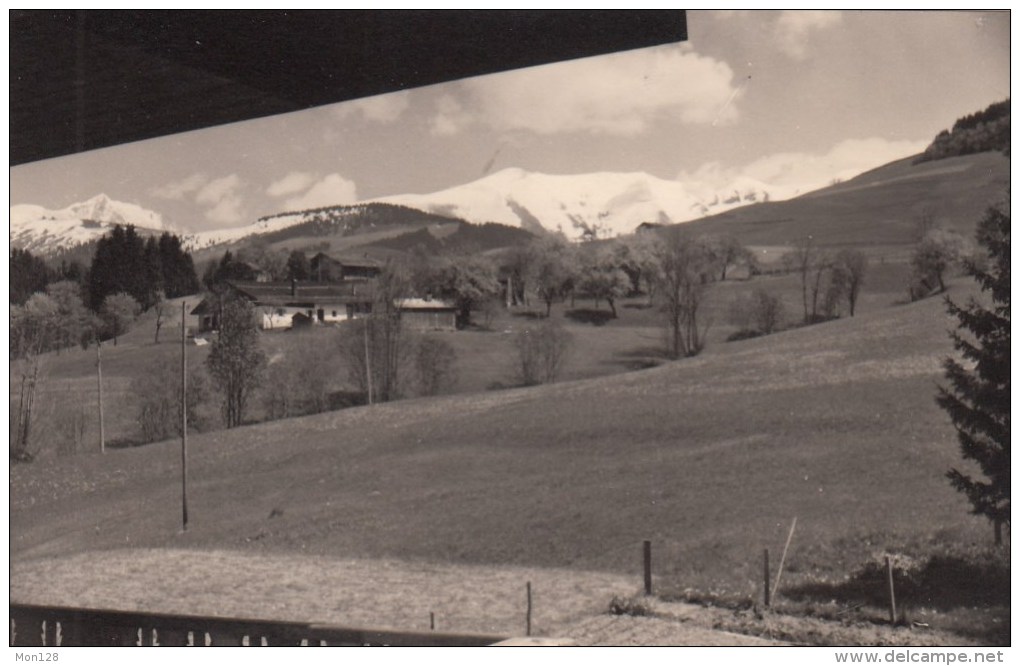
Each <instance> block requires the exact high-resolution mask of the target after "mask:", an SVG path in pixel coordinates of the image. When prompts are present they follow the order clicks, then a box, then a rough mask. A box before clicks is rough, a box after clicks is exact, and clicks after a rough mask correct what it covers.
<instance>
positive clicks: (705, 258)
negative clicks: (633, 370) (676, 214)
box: [653, 231, 717, 358]
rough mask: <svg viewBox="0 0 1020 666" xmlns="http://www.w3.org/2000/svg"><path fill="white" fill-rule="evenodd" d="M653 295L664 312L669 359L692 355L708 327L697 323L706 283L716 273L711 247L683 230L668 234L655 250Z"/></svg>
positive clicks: (701, 347)
mask: <svg viewBox="0 0 1020 666" xmlns="http://www.w3.org/2000/svg"><path fill="white" fill-rule="evenodd" d="M653 252H654V254H653V256H654V277H653V279H654V281H655V294H656V297H657V299H658V301H659V303H660V307H661V309H662V312H663V316H664V320H665V325H666V332H667V335H668V348H667V351H668V353H669V355H670V357H672V358H680V357H682V356H694V355H696V354H698V353H700V352H701V350H702V349H703V348H704V346H705V335H706V334H707V332H708V324H704V325H702V324H701V323H700V322H699V315H700V314H701V308H702V305H703V304H704V299H705V294H706V292H707V290H708V285H709V282H710V281H711V279H712V276H713V274H714V273H715V272H716V270H717V266H716V263H715V262H714V261H713V257H712V253H711V250H710V248H709V247H708V246H707V245H706V244H705V243H704V242H703V241H702V240H701V239H698V238H695V237H693V236H690V235H688V234H687V233H685V232H683V231H674V232H671V233H667V234H665V235H664V237H663V238H662V241H661V242H660V243H659V245H658V246H657V247H656V248H655V249H654V251H653Z"/></svg>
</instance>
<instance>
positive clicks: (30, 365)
mask: <svg viewBox="0 0 1020 666" xmlns="http://www.w3.org/2000/svg"><path fill="white" fill-rule="evenodd" d="M58 316H59V308H58V305H57V303H56V302H55V301H54V300H53V298H51V297H50V296H49V295H47V294H43V293H36V294H33V295H32V296H31V297H30V298H29V299H28V301H27V302H26V303H25V305H24V306H12V307H11V311H10V341H9V344H10V361H11V362H10V373H11V381H10V385H11V402H12V404H11V418H10V421H9V423H10V439H9V447H10V459H11V460H12V461H14V462H30V461H31V460H33V459H34V458H35V455H36V453H37V452H38V449H39V447H38V445H36V443H35V442H34V439H33V425H34V416H35V412H34V410H35V401H36V397H37V395H38V391H39V386H40V384H41V383H42V377H43V374H44V373H43V367H42V364H43V358H44V357H43V352H45V351H46V350H47V349H48V348H49V347H50V345H51V344H53V340H52V336H53V332H54V330H55V328H54V322H55V321H56V320H57V318H58Z"/></svg>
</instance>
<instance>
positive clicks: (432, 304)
mask: <svg viewBox="0 0 1020 666" xmlns="http://www.w3.org/2000/svg"><path fill="white" fill-rule="evenodd" d="M397 309H398V310H399V312H400V321H401V323H402V324H404V325H405V326H407V328H409V329H412V330H416V331H455V330H457V308H456V306H454V305H452V304H450V303H447V302H445V301H437V300H434V299H431V298H404V299H401V300H399V301H397Z"/></svg>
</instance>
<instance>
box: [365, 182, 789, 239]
mask: <svg viewBox="0 0 1020 666" xmlns="http://www.w3.org/2000/svg"><path fill="white" fill-rule="evenodd" d="M768 199H769V194H768V188H767V187H766V186H765V185H764V184H763V183H759V182H755V181H751V180H746V181H743V182H740V183H737V184H735V185H734V186H733V187H730V188H727V189H725V190H723V191H711V190H710V189H709V188H707V187H705V186H704V185H702V184H697V183H682V182H679V181H674V180H664V179H661V178H657V177H655V176H651V175H649V174H647V173H641V172H637V173H590V174H580V175H549V174H542V173H532V172H528V171H524V170H522V169H504V170H503V171H499V172H498V173H494V174H492V175H490V176H486V177H485V178H482V179H480V180H477V181H474V182H472V183H468V184H466V185H460V186H457V187H453V188H450V189H447V190H442V191H440V192H435V193H432V194H402V195H397V196H390V197H384V198H381V199H377V200H376V201H380V202H383V203H392V204H398V205H402V206H409V207H411V208H417V209H419V210H424V211H427V212H431V213H437V214H441V215H448V216H451V217H459V218H461V219H464V220H466V221H468V222H474V223H483V222H498V223H500V224H506V225H510V226H514V227H521V228H524V229H528V230H533V231H534V230H540V229H545V230H549V231H561V232H563V233H564V234H566V235H567V237H568V238H574V239H577V238H581V237H584V236H585V235H592V234H595V235H597V236H598V237H599V238H605V237H612V236H618V235H621V234H629V233H632V232H633V231H634V230H635V229H636V228H637V226H638V225H640V224H641V223H642V222H652V223H658V224H672V223H676V222H686V221H688V220H692V219H696V218H699V217H702V216H704V215H708V214H712V213H720V212H723V211H725V210H729V209H730V208H735V207H737V206H746V205H748V204H751V203H756V202H760V201H767V200H768Z"/></svg>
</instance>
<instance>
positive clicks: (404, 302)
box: [397, 298, 457, 311]
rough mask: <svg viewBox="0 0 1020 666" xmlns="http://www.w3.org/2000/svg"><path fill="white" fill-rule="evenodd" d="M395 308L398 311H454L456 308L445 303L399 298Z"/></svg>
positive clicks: (423, 299) (432, 300) (426, 299)
mask: <svg viewBox="0 0 1020 666" xmlns="http://www.w3.org/2000/svg"><path fill="white" fill-rule="evenodd" d="M397 308H398V309H400V310H450V311H453V310H456V309H457V308H456V306H454V305H453V304H451V303H447V302H446V301H437V300H435V299H428V298H401V299H399V300H397Z"/></svg>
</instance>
